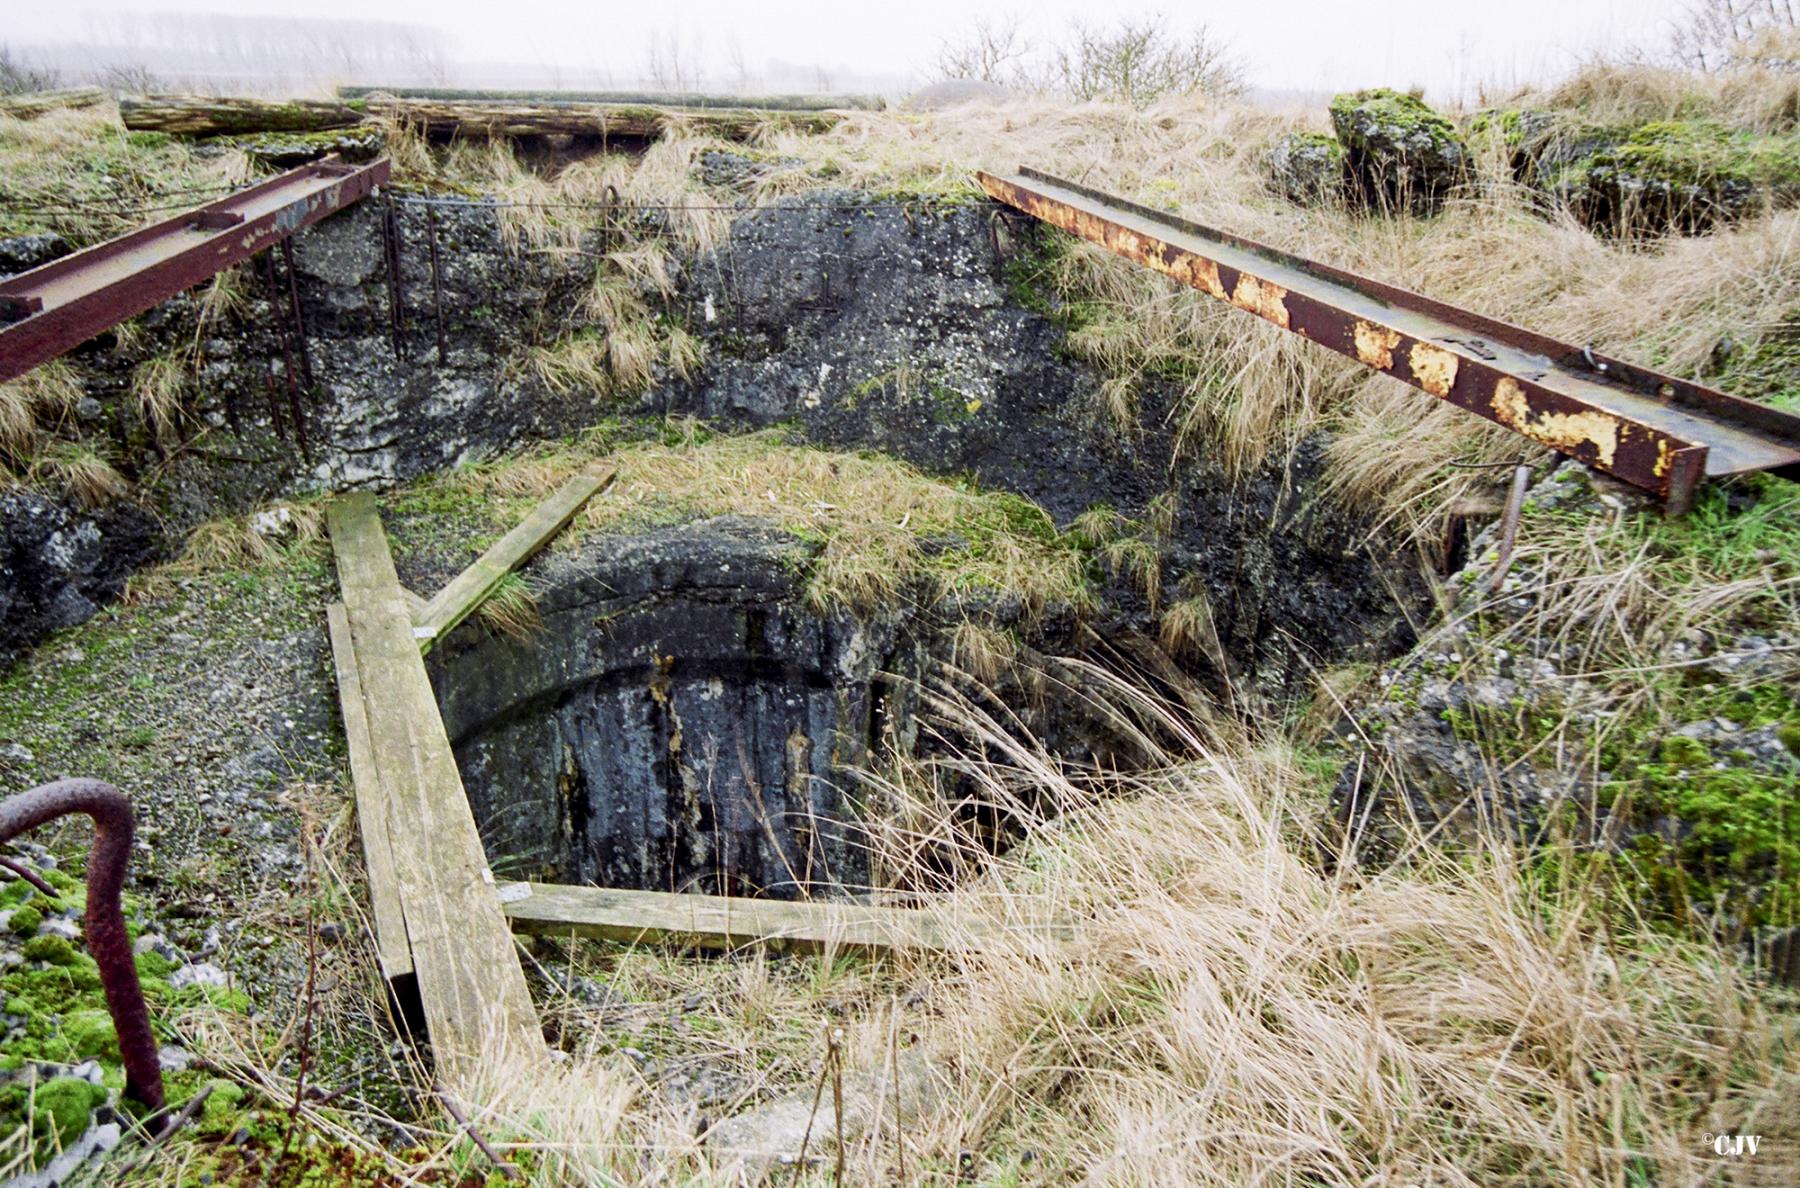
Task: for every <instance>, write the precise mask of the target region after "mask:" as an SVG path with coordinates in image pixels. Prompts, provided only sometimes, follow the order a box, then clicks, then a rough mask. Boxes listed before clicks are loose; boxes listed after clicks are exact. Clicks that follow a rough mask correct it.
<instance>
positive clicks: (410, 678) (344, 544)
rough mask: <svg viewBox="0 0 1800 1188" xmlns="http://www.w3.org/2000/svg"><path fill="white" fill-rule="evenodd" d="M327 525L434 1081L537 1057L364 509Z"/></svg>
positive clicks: (464, 804) (432, 710) (405, 619)
mask: <svg viewBox="0 0 1800 1188" xmlns="http://www.w3.org/2000/svg"><path fill="white" fill-rule="evenodd" d="M326 523H327V525H328V526H329V528H330V531H331V546H332V551H333V552H334V553H335V554H336V557H337V566H338V583H339V585H340V586H341V587H342V589H343V593H344V606H345V609H346V610H347V612H348V617H349V621H350V639H351V646H352V647H353V648H354V650H355V653H356V663H357V672H358V675H359V676H360V677H361V682H362V691H363V704H364V707H365V710H366V712H367V716H368V721H369V737H370V741H371V744H372V746H371V750H372V752H373V754H374V756H375V765H376V770H377V771H378V773H379V774H380V778H381V789H382V793H383V795H384V796H385V797H386V799H387V802H388V824H389V831H388V837H389V841H390V843H391V845H392V847H393V853H394V867H395V870H396V872H397V874H398V876H399V882H400V896H401V901H402V903H403V904H404V905H405V913H406V934H407V939H408V941H409V942H410V944H411V946H412V959H413V970H414V974H415V976H416V978H417V981H418V989H419V1001H420V1004H421V1006H422V1007H423V1010H424V1015H425V1021H426V1026H427V1028H428V1029H429V1031H430V1034H431V1045H432V1054H433V1058H434V1060H435V1062H436V1064H437V1066H438V1068H439V1070H440V1075H442V1076H443V1077H445V1078H446V1079H447V1080H450V1081H452V1082H454V1081H457V1080H459V1079H461V1078H463V1077H464V1076H467V1075H469V1074H472V1073H473V1072H475V1071H476V1070H477V1069H478V1068H481V1067H486V1066H489V1065H491V1064H492V1063H494V1062H496V1061H502V1060H508V1059H517V1058H525V1059H541V1058H547V1055H548V1053H547V1051H546V1049H545V1047H544V1042H543V1033H542V1031H541V1029H540V1027H539V1024H538V1019H537V1012H536V1010H535V1008H533V1006H532V1003H531V995H530V992H529V990H528V989H527V987H526V985H525V974H524V971H523V970H522V969H521V968H520V966H519V960H518V954H517V952H516V950H515V947H514V943H513V939H512V934H511V932H510V931H509V930H508V928H507V925H506V920H505V918H504V917H503V916H502V915H501V913H500V904H499V901H498V899H496V898H495V895H494V887H493V874H492V872H491V871H489V869H488V866H487V858H486V855H485V854H484V853H483V852H482V848H481V838H480V836H479V834H478V833H477V832H476V828H475V819H474V816H473V814H472V813H471V812H470V811H469V801H468V798H467V796H466V795H465V794H464V792H463V786H462V778H461V777H460V776H459V775H458V774H457V770H456V757H455V755H454V754H453V753H452V752H451V750H450V740H449V738H448V737H446V736H445V733H444V723H443V719H442V718H441V717H440V716H439V715H438V708H437V700H436V698H435V696H434V695H433V693H432V690H431V683H430V680H429V679H428V678H427V677H426V675H425V663H424V661H423V660H422V659H421V658H420V656H419V650H418V647H417V645H416V644H415V643H414V641H413V637H412V619H411V616H410V614H408V612H407V609H406V601H405V599H404V598H403V597H402V596H401V593H400V582H399V579H398V578H397V576H396V575H395V573H394V560H393V557H392V556H391V555H390V554H389V552H388V545H387V536H386V534H385V533H384V532H383V531H382V528H381V519H380V517H379V516H378V515H377V514H376V511H375V504H374V500H373V499H372V498H371V497H370V496H367V495H353V496H350V497H348V498H345V499H339V500H337V501H335V502H333V503H332V504H331V505H330V506H329V507H328V508H327V509H326Z"/></svg>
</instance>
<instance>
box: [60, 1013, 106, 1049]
mask: <svg viewBox="0 0 1800 1188" xmlns="http://www.w3.org/2000/svg"><path fill="white" fill-rule="evenodd" d="M62 1036H63V1042H64V1043H66V1044H68V1046H69V1051H70V1052H72V1053H73V1054H74V1056H75V1058H76V1059H77V1060H93V1059H97V1058H102V1057H104V1058H106V1059H108V1060H114V1061H116V1060H118V1058H119V1033H118V1032H117V1031H116V1030H114V1028H113V1021H112V1017H111V1016H110V1015H108V1014H107V1013H106V1011H105V1010H103V1009H88V1010H81V1011H71V1012H69V1013H68V1014H66V1015H64V1016H63V1020H62Z"/></svg>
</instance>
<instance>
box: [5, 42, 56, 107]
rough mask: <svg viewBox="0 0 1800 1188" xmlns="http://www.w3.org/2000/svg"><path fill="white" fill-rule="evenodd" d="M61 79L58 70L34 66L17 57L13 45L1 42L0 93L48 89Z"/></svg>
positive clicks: (9, 93) (7, 93) (13, 93)
mask: <svg viewBox="0 0 1800 1188" xmlns="http://www.w3.org/2000/svg"><path fill="white" fill-rule="evenodd" d="M61 81H62V79H61V77H60V76H59V75H58V74H57V73H56V71H54V70H50V69H48V68H45V67H41V66H33V65H31V64H30V63H29V62H27V61H26V60H25V59H23V58H20V57H15V56H14V55H13V51H12V47H11V46H9V45H5V44H0V95H17V94H20V93H22V92H25V91H48V90H50V89H52V88H53V87H55V86H56V84H57V83H59V82H61Z"/></svg>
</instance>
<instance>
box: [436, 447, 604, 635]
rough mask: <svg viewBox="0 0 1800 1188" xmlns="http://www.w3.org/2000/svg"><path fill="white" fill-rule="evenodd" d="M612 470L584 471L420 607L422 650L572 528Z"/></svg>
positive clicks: (453, 626)
mask: <svg viewBox="0 0 1800 1188" xmlns="http://www.w3.org/2000/svg"><path fill="white" fill-rule="evenodd" d="M614 473H615V472H614V471H613V469H612V468H611V467H595V468H591V469H588V470H584V471H582V472H581V473H580V474H577V475H576V476H575V477H573V478H571V479H570V480H569V481H568V482H566V483H564V484H563V485H562V486H561V487H560V488H558V489H557V491H556V493H555V494H554V495H552V496H550V498H548V499H546V500H544V501H543V502H542V503H540V504H538V505H537V506H536V507H535V508H533V509H532V510H531V514H530V515H528V516H526V517H525V518H524V519H523V520H521V521H520V522H519V525H518V527H516V528H514V529H513V530H512V531H511V532H508V533H507V534H506V535H505V536H502V537H501V538H500V539H499V540H498V541H496V542H494V545H493V547H492V548H490V549H488V551H487V552H485V553H483V554H482V555H481V556H480V557H479V558H477V559H476V561H475V563H474V564H473V565H470V566H469V567H468V568H467V569H465V570H463V571H462V572H461V573H459V574H457V575H456V576H455V577H454V578H452V579H450V581H449V582H448V583H446V584H445V586H444V588H443V589H442V590H439V591H438V592H437V593H436V594H434V595H432V596H431V597H430V598H428V599H427V600H426V601H425V605H424V606H421V607H419V608H418V609H417V610H416V611H415V612H414V613H413V618H412V625H413V635H414V636H415V637H417V639H418V641H419V650H420V651H422V652H423V651H428V650H430V648H431V645H432V644H433V643H435V642H436V641H437V640H439V639H441V638H442V637H443V636H445V635H448V634H449V633H450V631H451V630H452V629H453V628H455V626H456V625H457V624H458V623H460V622H462V621H463V620H464V619H466V618H468V617H469V615H470V614H471V613H473V612H474V610H475V608H476V607H478V606H480V605H481V604H482V602H483V600H485V599H486V598H487V596H488V595H490V594H492V593H493V592H494V590H495V588H496V587H498V586H499V585H500V583H501V581H502V580H504V579H505V577H506V575H507V574H509V573H511V572H512V571H513V570H515V569H517V568H518V567H519V566H521V565H523V564H525V562H527V561H529V560H531V558H532V556H533V555H534V554H536V553H537V551H538V550H539V549H541V548H543V547H544V545H545V544H547V543H548V542H549V540H550V538H551V537H553V536H555V535H556V534H557V533H558V532H561V531H562V530H563V529H564V528H566V527H568V524H569V521H570V520H573V519H574V518H575V513H576V512H579V511H580V510H581V509H582V507H583V506H584V505H585V504H586V503H587V501H588V500H590V499H592V498H593V497H594V496H595V495H598V494H599V493H600V492H602V491H604V490H606V488H607V487H609V486H611V485H612V481H613V475H614Z"/></svg>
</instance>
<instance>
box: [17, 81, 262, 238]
mask: <svg viewBox="0 0 1800 1188" xmlns="http://www.w3.org/2000/svg"><path fill="white" fill-rule="evenodd" d="M118 121H119V117H118V112H117V111H116V110H115V109H114V108H113V107H112V106H111V105H110V104H108V105H102V106H99V107H89V108H82V109H80V110H71V109H66V108H65V109H60V110H57V111H52V112H50V113H48V114H46V115H43V116H40V117H39V118H37V119H34V120H18V119H14V118H12V117H10V116H5V115H0V176H4V177H5V178H6V196H7V199H8V202H7V204H6V205H5V206H4V207H0V234H5V235H18V234H25V233H28V232H34V231H54V232H56V233H57V234H60V235H62V236H64V237H65V238H67V239H68V240H69V241H70V242H71V243H72V244H74V245H75V246H77V247H86V246H88V245H89V244H92V243H97V242H99V241H100V240H103V239H107V238H110V237H112V236H114V235H120V234H123V233H124V232H126V231H130V230H132V229H134V228H136V227H138V226H141V225H142V224H143V223H145V222H147V221H150V220H151V219H154V218H157V217H166V215H167V214H169V213H173V212H170V211H143V210H141V209H140V208H143V207H160V206H170V205H173V206H177V207H186V206H191V205H194V204H195V203H196V202H201V201H205V200H206V198H207V197H209V196H217V194H219V193H222V192H223V191H224V190H227V189H230V188H232V187H233V186H236V185H239V184H241V183H242V182H243V181H244V179H245V178H247V177H248V176H249V175H250V169H249V162H248V159H247V158H246V157H245V156H244V154H243V153H241V152H238V151H237V150H235V149H225V150H222V151H215V152H209V153H206V154H202V153H200V152H198V151H196V150H197V148H198V146H197V145H196V144H195V143H193V142H189V141H182V140H178V139H171V138H168V137H159V136H142V135H134V134H132V133H128V132H126V131H125V130H124V129H123V128H122V127H121V126H120V125H119V122H118Z"/></svg>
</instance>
